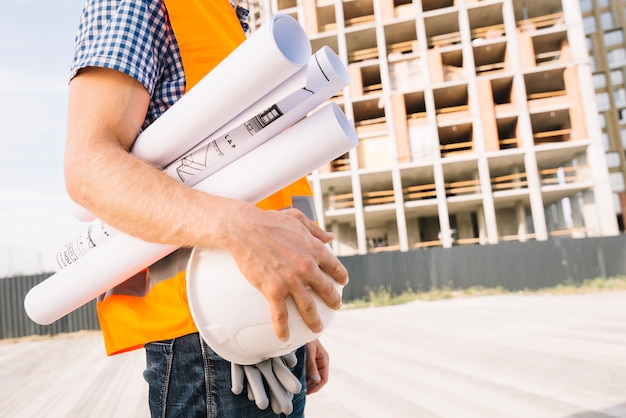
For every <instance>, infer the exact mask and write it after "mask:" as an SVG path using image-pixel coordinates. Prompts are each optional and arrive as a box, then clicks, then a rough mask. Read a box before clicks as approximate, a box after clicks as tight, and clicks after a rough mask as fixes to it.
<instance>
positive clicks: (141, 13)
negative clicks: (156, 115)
mask: <svg viewBox="0 0 626 418" xmlns="http://www.w3.org/2000/svg"><path fill="white" fill-rule="evenodd" d="M165 16H166V12H165V6H164V4H163V2H162V1H150V0H88V1H87V3H86V5H85V7H84V9H83V14H82V17H81V21H80V25H79V28H78V33H77V35H76V43H75V50H74V60H73V62H72V66H71V69H70V79H71V78H73V77H74V76H75V75H76V74H77V73H78V71H79V70H80V69H82V68H85V67H102V68H109V69H113V70H117V71H120V72H122V73H124V74H127V75H129V76H131V77H133V78H135V79H136V80H137V81H139V82H140V83H141V84H142V85H143V86H144V87H145V88H146V89H147V90H148V92H149V93H150V94H152V93H153V92H154V88H155V85H156V83H157V80H158V77H159V73H160V71H161V60H162V57H163V56H165V55H166V52H167V48H168V46H167V42H168V36H167V33H168V31H167V27H166V24H168V22H167V20H166V18H165Z"/></svg>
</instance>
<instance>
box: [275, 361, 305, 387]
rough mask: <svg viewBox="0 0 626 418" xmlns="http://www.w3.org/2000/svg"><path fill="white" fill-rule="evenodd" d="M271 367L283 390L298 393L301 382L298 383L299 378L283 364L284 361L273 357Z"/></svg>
mask: <svg viewBox="0 0 626 418" xmlns="http://www.w3.org/2000/svg"><path fill="white" fill-rule="evenodd" d="M272 368H273V369H274V375H275V376H276V378H277V379H278V381H279V382H280V384H281V385H283V387H284V388H285V390H287V391H288V392H291V393H300V391H301V390H302V383H300V380H299V379H298V378H297V377H296V376H295V375H294V374H293V373H292V372H291V370H289V369H288V368H287V366H285V363H283V361H282V360H281V359H279V358H273V359H272Z"/></svg>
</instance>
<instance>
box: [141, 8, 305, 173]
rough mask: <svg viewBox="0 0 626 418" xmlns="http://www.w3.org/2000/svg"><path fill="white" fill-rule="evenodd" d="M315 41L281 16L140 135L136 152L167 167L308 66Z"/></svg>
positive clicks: (238, 48) (260, 29) (222, 63)
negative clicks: (250, 104) (251, 104)
mask: <svg viewBox="0 0 626 418" xmlns="http://www.w3.org/2000/svg"><path fill="white" fill-rule="evenodd" d="M310 57H311V43H310V41H309V39H308V37H307V35H306V33H305V32H304V29H303V28H302V27H301V26H300V24H299V23H298V22H297V21H296V20H295V19H294V18H292V17H291V16H289V15H284V14H278V15H275V16H273V17H272V18H271V19H270V20H269V21H268V22H267V23H266V24H264V25H263V26H261V28H259V29H258V30H257V31H256V32H254V33H253V34H252V36H250V38H248V39H247V40H246V41H244V42H243V43H242V44H241V45H239V47H237V49H235V50H234V51H233V52H232V53H231V54H229V55H228V56H227V57H226V58H225V59H224V60H222V62H220V63H219V64H218V65H217V66H216V67H215V68H214V69H213V70H211V72H210V73H209V74H207V75H206V76H205V77H204V78H203V79H202V80H200V82H198V84H196V85H195V86H194V87H193V88H192V89H190V90H189V91H188V92H187V93H186V94H185V95H184V96H183V97H182V98H181V99H180V100H179V101H177V102H176V103H175V104H174V105H173V106H172V107H170V108H169V109H168V110H167V112H165V113H164V114H163V115H161V116H160V117H159V118H158V119H157V120H155V121H154V122H153V123H152V124H151V125H150V126H149V127H148V128H147V129H146V130H145V131H144V132H143V133H142V134H141V135H139V136H138V137H137V139H136V140H135V143H134V144H133V147H132V149H131V152H132V153H133V154H134V155H136V156H137V157H138V158H140V159H142V160H144V161H149V162H150V163H152V164H154V165H156V166H158V167H161V168H163V167H165V166H166V165H168V164H169V163H171V162H172V161H174V160H176V159H177V158H178V157H180V156H181V155H183V154H184V153H185V152H187V151H189V150H190V149H192V148H193V147H195V146H196V145H197V144H198V143H200V142H201V141H202V140H203V139H204V138H206V137H207V136H208V135H210V134H211V133H213V132H214V131H216V130H218V129H219V128H220V127H221V126H223V125H224V124H226V123H227V122H228V121H230V120H232V119H233V118H234V117H235V116H237V115H238V114H239V113H241V112H242V111H243V110H245V107H244V108H242V99H243V98H245V103H254V102H256V101H257V100H258V99H260V98H261V97H263V96H265V95H266V94H267V93H268V92H270V91H271V90H272V89H274V88H275V87H276V86H278V85H279V84H280V83H282V82H283V81H285V80H286V79H288V78H289V77H290V76H292V75H293V74H295V73H296V72H297V71H298V70H300V69H301V68H302V67H303V66H305V65H306V64H307V63H308V61H309V58H310Z"/></svg>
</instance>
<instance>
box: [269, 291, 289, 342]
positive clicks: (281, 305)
mask: <svg viewBox="0 0 626 418" xmlns="http://www.w3.org/2000/svg"><path fill="white" fill-rule="evenodd" d="M269 303H270V316H271V318H272V325H273V326H274V333H275V334H276V336H277V337H278V339H279V340H281V341H283V342H284V341H287V340H288V339H289V325H288V324H287V320H288V319H289V313H288V312H287V305H286V303H285V300H284V299H283V300H269Z"/></svg>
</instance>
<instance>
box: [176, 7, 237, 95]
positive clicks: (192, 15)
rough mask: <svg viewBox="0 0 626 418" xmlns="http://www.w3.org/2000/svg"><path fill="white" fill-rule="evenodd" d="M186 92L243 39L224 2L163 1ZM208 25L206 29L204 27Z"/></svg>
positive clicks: (232, 11) (230, 9) (230, 8)
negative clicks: (173, 35) (183, 74)
mask: <svg viewBox="0 0 626 418" xmlns="http://www.w3.org/2000/svg"><path fill="white" fill-rule="evenodd" d="M164 2H165V7H166V8H167V13H168V15H169V18H170V22H171V25H172V29H173V30H174V34H175V36H176V41H177V42H178V47H179V49H180V54H181V57H182V61H183V69H184V71H185V79H186V83H187V84H186V91H189V89H191V88H192V87H193V86H195V85H196V83H198V81H200V80H201V79H202V77H204V76H205V75H206V74H207V73H208V72H209V71H211V70H212V69H213V68H214V67H215V66H216V65H217V64H218V63H219V62H220V61H222V60H223V59H224V58H226V56H227V55H228V54H229V53H231V52H232V51H233V50H234V49H235V48H236V47H237V46H239V44H241V43H242V42H243V41H244V40H245V34H244V32H243V29H242V28H241V24H240V23H239V19H238V18H237V14H236V13H235V11H234V9H233V7H232V6H231V5H230V2H228V0H221V1H216V0H211V1H206V0H164ZM207 25H210V27H207Z"/></svg>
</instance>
